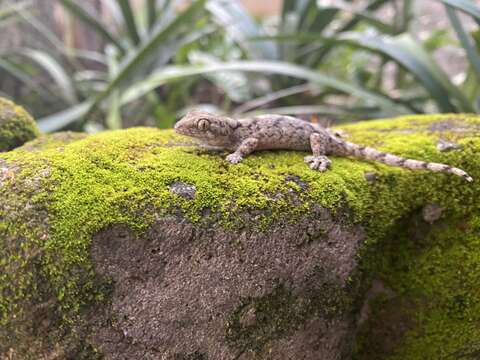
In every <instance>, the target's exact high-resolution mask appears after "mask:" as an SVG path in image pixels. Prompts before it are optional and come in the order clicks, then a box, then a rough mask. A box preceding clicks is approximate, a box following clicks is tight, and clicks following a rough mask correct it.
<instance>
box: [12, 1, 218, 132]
mask: <svg viewBox="0 0 480 360" xmlns="http://www.w3.org/2000/svg"><path fill="white" fill-rule="evenodd" d="M58 2H59V3H60V4H61V5H62V6H63V7H64V9H65V10H67V11H68V13H69V14H70V16H72V17H73V18H74V19H76V20H78V21H80V22H81V23H83V24H84V25H86V26H88V28H89V29H91V30H93V31H94V32H95V34H96V35H97V36H98V37H99V38H101V39H103V41H104V43H105V51H104V52H88V53H87V52H82V51H81V50H79V49H66V50H65V49H63V51H62V56H61V58H55V57H54V56H53V55H51V54H49V53H48V51H44V50H36V49H14V50H12V51H10V54H9V56H11V57H12V59H13V58H15V59H17V60H18V58H19V57H22V58H24V59H28V60H29V61H30V62H33V63H34V64H36V65H37V67H38V66H39V67H40V68H41V69H43V70H44V71H45V72H46V73H47V74H49V75H50V77H51V79H53V80H54V81H53V82H51V83H49V85H50V86H47V87H46V91H47V92H48V91H50V92H51V93H52V94H54V95H57V96H60V97H62V98H63V100H64V104H65V105H66V108H65V106H64V109H63V110H61V111H59V112H57V113H53V114H49V115H47V116H45V117H43V118H40V119H39V120H38V125H39V127H40V129H41V130H43V131H55V130H58V129H61V128H64V127H66V126H71V125H72V124H75V125H76V126H77V127H78V126H82V125H85V123H86V121H87V119H88V120H89V121H91V120H92V119H97V120H96V121H97V123H99V124H100V125H103V126H107V127H109V128H120V127H123V126H125V123H124V120H123V117H122V114H125V113H126V114H127V115H129V117H130V116H133V114H137V116H145V117H147V114H154V115H155V114H156V115H159V114H161V115H162V116H159V117H161V118H162V121H163V122H161V123H158V125H159V126H165V127H169V126H171V124H172V122H173V121H174V120H175V106H172V104H169V100H168V93H167V92H165V91H162V90H161V89H158V88H157V89H155V91H151V92H149V93H147V94H145V96H142V97H141V98H137V99H136V102H135V104H132V106H130V107H129V108H128V109H125V108H122V105H123V103H122V102H121V98H122V93H123V91H124V90H125V88H126V87H127V85H128V86H132V85H134V84H135V83H136V82H138V81H141V80H142V79H143V78H144V77H146V76H147V75H148V74H149V73H151V72H152V71H161V70H162V69H163V68H164V67H165V66H166V65H167V64H169V63H171V62H172V61H174V60H175V58H178V57H180V56H181V53H182V49H183V48H184V47H185V46H186V45H188V44H191V43H193V42H195V41H197V40H198V39H199V38H201V37H202V36H204V35H205V34H207V33H209V32H211V31H212V27H210V26H205V25H206V23H205V15H206V13H205V12H204V11H203V8H204V3H205V0H196V1H193V2H192V3H191V4H190V5H188V6H187V7H186V8H185V9H183V11H181V12H177V11H176V9H175V8H176V7H177V6H178V3H179V1H178V0H164V1H155V0H148V1H145V2H144V5H143V8H141V9H139V10H134V9H133V8H132V7H131V4H130V2H129V1H128V0H118V1H109V0H104V1H103V2H102V4H103V5H104V6H107V7H108V8H109V9H110V11H111V13H112V14H113V18H114V23H115V24H116V25H117V27H116V30H112V29H111V26H108V25H107V24H104V23H102V22H101V21H100V20H99V19H98V16H96V15H94V14H93V13H92V12H91V11H88V10H86V9H85V8H84V6H80V5H78V3H77V2H76V1H73V0H58ZM23 16H24V17H25V18H26V19H27V20H28V21H29V22H30V23H31V24H32V26H34V27H35V28H37V30H41V31H42V32H43V34H44V35H45V37H47V38H48V39H50V40H51V42H53V43H55V44H58V43H61V41H60V40H59V39H58V38H57V37H56V35H55V34H53V33H52V32H51V31H49V30H48V29H45V28H43V27H42V26H41V24H38V23H36V22H35V20H34V19H33V18H32V17H28V14H25V13H23ZM79 57H88V58H89V59H90V60H95V62H96V63H97V64H96V66H95V70H94V71H93V70H91V69H90V68H88V67H86V66H85V65H82V64H81V63H79V61H78V58H79ZM19 62H21V61H19ZM23 62H24V60H23ZM24 78H25V80H28V78H29V77H28V76H25V77H24ZM27 85H31V86H33V85H34V84H28V82H27ZM52 89H55V91H52ZM186 93H188V91H187V92H186ZM138 114H140V115H138ZM153 117H154V118H158V117H155V116H153Z"/></svg>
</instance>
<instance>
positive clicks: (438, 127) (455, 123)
mask: <svg viewBox="0 0 480 360" xmlns="http://www.w3.org/2000/svg"><path fill="white" fill-rule="evenodd" d="M428 130H430V131H434V132H444V131H453V132H461V133H465V132H470V131H480V127H479V126H478V125H473V124H468V123H465V122H464V121H462V120H461V119H454V118H453V119H447V120H443V121H437V122H435V123H433V124H432V125H430V126H429V127H428Z"/></svg>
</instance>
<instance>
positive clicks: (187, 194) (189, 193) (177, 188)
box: [170, 181, 197, 200]
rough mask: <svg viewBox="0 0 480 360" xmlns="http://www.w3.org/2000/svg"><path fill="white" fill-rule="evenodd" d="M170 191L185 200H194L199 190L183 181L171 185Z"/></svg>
mask: <svg viewBox="0 0 480 360" xmlns="http://www.w3.org/2000/svg"><path fill="white" fill-rule="evenodd" d="M170 191H171V192H173V193H174V194H177V195H178V196H181V197H183V198H185V199H190V200H191V199H193V198H194V197H195V192H196V191H197V189H196V188H195V186H194V185H189V184H185V183H183V182H181V181H175V182H174V183H173V184H171V185H170Z"/></svg>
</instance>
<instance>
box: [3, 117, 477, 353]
mask: <svg viewBox="0 0 480 360" xmlns="http://www.w3.org/2000/svg"><path fill="white" fill-rule="evenodd" d="M435 124H437V125H435ZM479 124H480V119H479V118H477V117H474V116H466V115H458V116H456V117H454V116H452V115H448V116H432V117H418V116H413V117H405V118H401V119H395V120H384V121H372V122H365V123H359V124H355V125H352V126H348V127H345V129H344V130H345V132H346V133H347V134H348V135H349V140H351V141H352V142H357V143H360V144H364V145H368V146H375V147H377V148H379V149H381V150H384V151H389V152H392V153H396V154H398V155H402V156H408V157H413V158H421V159H423V160H430V161H443V162H446V163H449V164H451V165H455V166H459V167H462V168H464V169H465V170H466V171H468V172H469V173H471V175H472V176H473V177H474V179H479V178H480V172H479V168H478V166H477V164H478V162H479V161H480V156H479V151H478V149H480V139H479V137H478V133H477V131H478V130H479ZM440 137H441V138H444V139H447V140H448V141H454V142H455V143H458V144H459V145H461V146H462V147H461V148H460V149H457V150H455V151H449V152H439V151H438V150H437V149H436V144H437V143H438V140H439V138H440ZM185 141H186V140H185V139H184V138H181V137H178V136H176V135H174V134H172V132H168V131H158V130H153V129H129V130H125V131H115V132H105V133H101V134H97V135H94V136H87V137H85V136H84V135H78V134H72V133H62V134H56V135H54V136H44V137H40V138H38V139H37V140H35V141H32V142H30V143H28V144H26V145H24V146H22V147H19V148H17V149H15V150H14V151H9V152H5V153H2V154H1V155H0V169H1V171H0V358H2V360H3V358H8V359H100V358H106V359H172V360H184V359H185V360H186V359H189V360H192V359H194V360H204V359H209V360H212V359H213V360H216V359H222V360H223V359H227V360H228V359H243V360H247V359H280V360H281V359H327V360H329V359H335V360H337V359H338V360H341V359H351V358H352V357H353V356H355V357H354V358H355V359H369V360H370V359H395V360H397V359H408V360H410V359H415V360H416V359H439V358H442V356H443V357H445V356H450V354H475V352H476V351H477V350H478V346H476V344H478V343H480V330H478V323H479V322H480V315H479V314H480V298H479V297H478V291H477V289H478V287H477V284H478V283H480V271H479V270H478V269H480V256H478V255H477V254H478V248H479V246H480V244H479V241H480V240H479V238H478V233H479V231H480V220H479V218H480V216H479V214H480V204H479V202H478V200H477V199H478V198H479V197H480V188H479V186H478V181H475V182H474V183H473V184H467V183H465V182H463V181H462V179H459V178H456V177H453V176H448V175H446V174H435V173H428V172H424V171H419V172H411V171H407V170H405V169H398V168H392V167H387V166H384V165H379V164H375V163H369V162H365V161H359V160H353V159H345V158H333V159H332V160H333V164H332V169H331V170H330V171H328V172H326V173H323V174H320V173H318V172H314V171H311V170H310V169H308V167H307V166H305V164H304V163H303V161H302V158H303V156H304V155H305V154H303V153H299V152H287V151H282V152H280V151H279V152H261V153H258V154H254V155H252V156H251V157H249V158H248V159H246V160H245V162H244V163H242V164H239V165H237V166H234V165H230V164H228V163H226V162H225V161H224V160H223V155H224V154H211V153H208V152H205V151H202V150H198V149H197V148H194V147H192V146H191V145H190V144H187V143H186V142H185ZM366 174H374V181H371V180H372V179H370V181H369V179H368V176H367V179H366V178H365V176H366ZM428 204H436V205H435V206H436V207H437V206H438V208H439V209H442V211H441V213H440V212H439V211H436V208H435V209H434V208H432V209H430V210H435V211H427V212H425V211H423V212H422V209H425V208H426V206H427V205H428ZM427 208H428V206H427ZM425 220H427V221H425ZM379 284H380V285H379ZM369 289H370V290H369ZM432 331H433V333H434V334H435V335H434V336H432V335H431V334H432ZM353 354H355V355H353Z"/></svg>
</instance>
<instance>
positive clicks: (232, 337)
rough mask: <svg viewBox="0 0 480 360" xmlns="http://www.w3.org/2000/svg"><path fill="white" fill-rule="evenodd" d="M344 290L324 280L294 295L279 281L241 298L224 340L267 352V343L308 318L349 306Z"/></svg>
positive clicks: (259, 355) (257, 351)
mask: <svg viewBox="0 0 480 360" xmlns="http://www.w3.org/2000/svg"><path fill="white" fill-rule="evenodd" d="M351 299H352V296H351V295H350V294H348V290H344V289H339V288H338V285H337V286H336V285H335V284H333V283H324V284H322V286H319V287H318V288H317V289H316V290H314V291H311V292H310V293H308V294H301V295H300V294H294V293H292V292H291V291H290V290H288V289H286V288H285V287H284V286H283V285H282V284H280V285H278V286H277V287H276V288H275V289H274V291H273V292H272V293H270V294H267V295H265V296H263V297H260V298H251V299H244V300H243V302H242V304H241V305H240V306H239V307H238V308H237V309H236V310H235V311H234V312H233V313H232V315H231V317H230V319H229V320H228V324H227V340H228V342H229V343H230V344H231V345H232V346H234V347H235V348H237V349H239V350H240V351H241V352H245V351H249V352H253V353H255V354H256V355H257V356H258V357H259V358H263V357H262V354H267V353H268V349H269V347H268V345H269V342H271V341H274V340H276V339H278V338H281V337H282V335H284V334H286V333H288V332H289V331H292V330H294V329H297V328H298V327H300V326H301V325H302V324H304V323H305V322H306V321H307V320H308V319H316V318H324V317H327V318H328V317H332V316H334V315H340V314H342V313H343V312H345V311H346V309H348V308H350V306H351V302H352V300H351Z"/></svg>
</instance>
